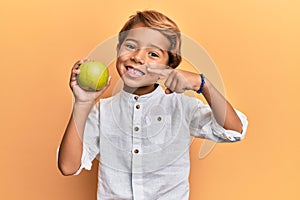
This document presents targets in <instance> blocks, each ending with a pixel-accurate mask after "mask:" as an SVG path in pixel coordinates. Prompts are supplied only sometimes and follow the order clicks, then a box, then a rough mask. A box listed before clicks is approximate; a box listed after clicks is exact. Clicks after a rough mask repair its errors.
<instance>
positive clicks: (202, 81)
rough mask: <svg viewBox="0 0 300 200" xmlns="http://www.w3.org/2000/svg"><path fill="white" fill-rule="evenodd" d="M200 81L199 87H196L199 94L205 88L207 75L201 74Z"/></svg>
mask: <svg viewBox="0 0 300 200" xmlns="http://www.w3.org/2000/svg"><path fill="white" fill-rule="evenodd" d="M199 77H200V79H201V80H200V83H199V84H198V87H197V88H196V90H195V91H196V92H197V93H198V94H201V93H202V92H203V90H204V88H205V86H206V85H205V76H204V74H200V76H199Z"/></svg>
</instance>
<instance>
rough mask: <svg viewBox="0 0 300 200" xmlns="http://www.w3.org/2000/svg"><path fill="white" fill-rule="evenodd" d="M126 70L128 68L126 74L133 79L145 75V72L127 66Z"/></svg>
mask: <svg viewBox="0 0 300 200" xmlns="http://www.w3.org/2000/svg"><path fill="white" fill-rule="evenodd" d="M125 68H126V73H127V74H128V75H130V76H131V77H135V78H137V77H141V76H144V75H145V73H144V72H142V71H140V70H138V69H136V68H133V67H131V66H125Z"/></svg>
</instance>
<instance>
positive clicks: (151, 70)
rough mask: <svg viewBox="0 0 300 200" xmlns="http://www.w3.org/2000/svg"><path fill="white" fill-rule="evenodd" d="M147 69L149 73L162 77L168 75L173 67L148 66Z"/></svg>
mask: <svg viewBox="0 0 300 200" xmlns="http://www.w3.org/2000/svg"><path fill="white" fill-rule="evenodd" d="M147 71H148V72H149V73H153V74H157V75H160V76H162V77H168V76H169V75H170V74H171V72H172V71H173V69H159V68H152V67H147Z"/></svg>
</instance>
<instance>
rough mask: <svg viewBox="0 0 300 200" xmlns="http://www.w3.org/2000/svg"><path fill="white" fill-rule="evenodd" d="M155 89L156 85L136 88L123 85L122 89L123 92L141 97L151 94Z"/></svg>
mask: <svg viewBox="0 0 300 200" xmlns="http://www.w3.org/2000/svg"><path fill="white" fill-rule="evenodd" d="M156 87H157V85H156V84H153V85H148V86H143V87H138V88H132V87H129V86H127V85H124V87H123V89H124V91H126V92H128V93H131V94H135V95H139V96H141V95H144V94H149V93H151V92H153V91H154V90H155V88H156Z"/></svg>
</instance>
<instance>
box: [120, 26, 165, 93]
mask: <svg viewBox="0 0 300 200" xmlns="http://www.w3.org/2000/svg"><path fill="white" fill-rule="evenodd" d="M169 47H170V41H169V40H168V39H167V38H166V37H165V36H164V35H163V34H161V33H160V32H159V31H156V30H153V29H150V28H148V27H145V26H144V25H143V24H142V23H139V24H136V25H134V26H133V28H132V29H131V30H129V32H128V35H127V36H126V38H125V39H124V42H123V43H122V44H121V45H119V46H118V58H117V64H116V66H117V70H118V73H119V75H120V77H121V78H122V79H123V81H124V84H125V87H129V88H134V89H141V88H144V89H147V88H148V89H149V88H150V87H152V88H153V85H154V83H155V82H156V81H157V80H158V79H159V75H157V74H152V73H148V72H147V67H148V66H151V67H153V68H161V69H163V68H167V63H168V60H169V56H168V49H169ZM150 91H151V90H150ZM148 92H149V91H148ZM146 93H147V92H146Z"/></svg>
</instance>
